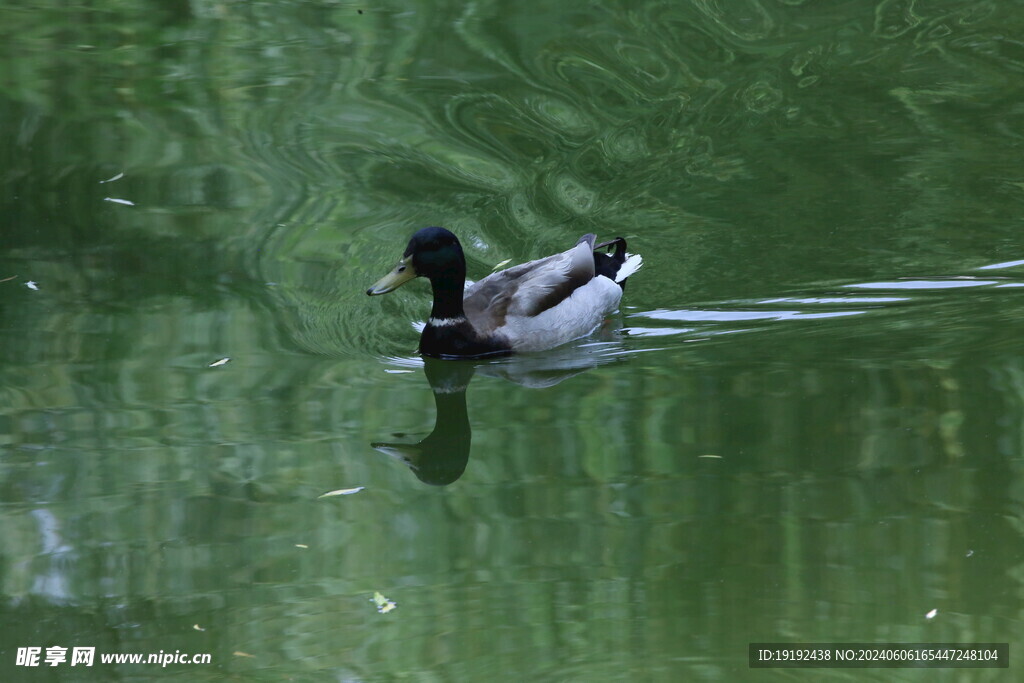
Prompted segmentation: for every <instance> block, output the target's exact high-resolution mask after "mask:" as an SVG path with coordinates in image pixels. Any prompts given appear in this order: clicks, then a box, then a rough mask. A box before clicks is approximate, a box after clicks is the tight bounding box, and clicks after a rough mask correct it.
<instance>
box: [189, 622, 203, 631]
mask: <svg viewBox="0 0 1024 683" xmlns="http://www.w3.org/2000/svg"><path fill="white" fill-rule="evenodd" d="M192 630H194V631H205V630H206V629H205V628H203V627H202V626H200V625H199V624H192Z"/></svg>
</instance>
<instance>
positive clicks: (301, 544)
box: [295, 543, 309, 549]
mask: <svg viewBox="0 0 1024 683" xmlns="http://www.w3.org/2000/svg"><path fill="white" fill-rule="evenodd" d="M295 547H296V548H302V549H306V548H308V547H309V546H308V545H306V544H305V543H296V544H295Z"/></svg>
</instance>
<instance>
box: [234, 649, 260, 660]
mask: <svg viewBox="0 0 1024 683" xmlns="http://www.w3.org/2000/svg"><path fill="white" fill-rule="evenodd" d="M231 654H233V655H234V656H236V657H252V658H253V659H255V658H256V655H251V654H249V653H248V652H242V651H241V650H235V651H234V652H232V653H231Z"/></svg>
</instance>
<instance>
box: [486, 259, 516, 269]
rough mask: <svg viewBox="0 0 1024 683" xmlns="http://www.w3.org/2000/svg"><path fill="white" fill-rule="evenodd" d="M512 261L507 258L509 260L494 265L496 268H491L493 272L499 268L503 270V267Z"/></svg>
mask: <svg viewBox="0 0 1024 683" xmlns="http://www.w3.org/2000/svg"><path fill="white" fill-rule="evenodd" d="M511 260H512V259H510V258H507V259H505V260H504V261H502V262H501V263H496V264H495V265H494V267H493V268H491V270H497V269H498V268H501V267H502V266H503V265H505V264H506V263H508V262H510V261H511Z"/></svg>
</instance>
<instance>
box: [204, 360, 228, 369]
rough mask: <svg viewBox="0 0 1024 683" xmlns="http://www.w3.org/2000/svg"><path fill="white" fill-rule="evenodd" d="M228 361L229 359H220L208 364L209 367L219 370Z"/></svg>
mask: <svg viewBox="0 0 1024 683" xmlns="http://www.w3.org/2000/svg"><path fill="white" fill-rule="evenodd" d="M230 360H231V359H230V358H221V359H220V360H215V361H213V362H212V363H210V365H209V367H211V368H219V367H220V366H222V365H227V364H228V362H229V361H230Z"/></svg>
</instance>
